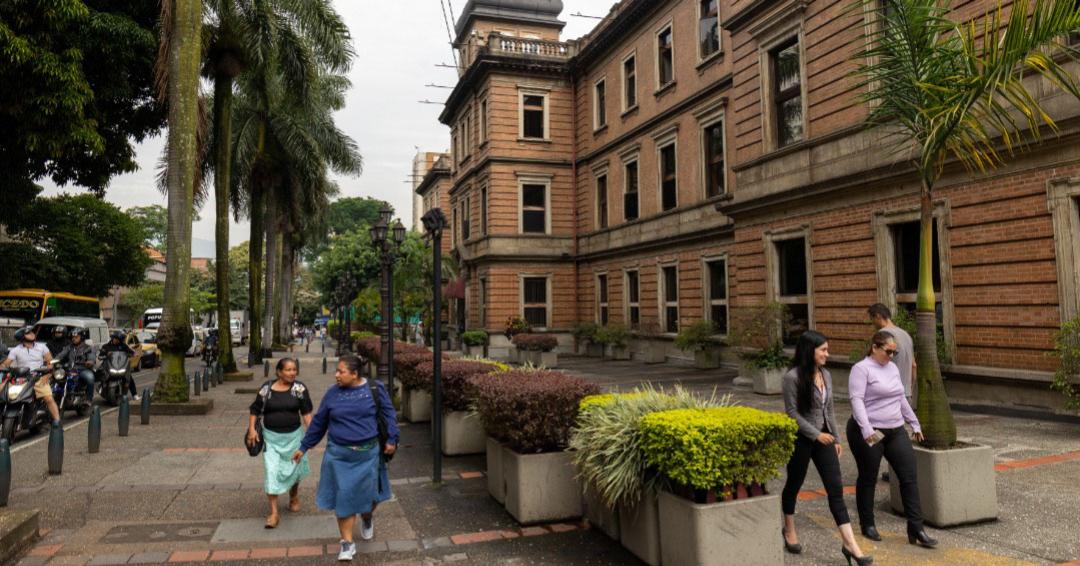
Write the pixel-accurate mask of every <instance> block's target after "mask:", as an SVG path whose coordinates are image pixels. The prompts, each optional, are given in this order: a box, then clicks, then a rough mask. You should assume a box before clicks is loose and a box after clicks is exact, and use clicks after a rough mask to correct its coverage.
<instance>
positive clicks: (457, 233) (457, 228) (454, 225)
mask: <svg viewBox="0 0 1080 566" xmlns="http://www.w3.org/2000/svg"><path fill="white" fill-rule="evenodd" d="M451 208H452V209H453V211H452V216H453V218H452V219H451V220H450V226H451V229H452V230H453V232H454V233H453V235H452V236H451V238H450V241H451V242H452V243H453V244H454V245H455V246H456V245H458V242H459V241H460V238H461V224H459V223H458V222H459V221H458V207H457V205H453V206H452V207H451Z"/></svg>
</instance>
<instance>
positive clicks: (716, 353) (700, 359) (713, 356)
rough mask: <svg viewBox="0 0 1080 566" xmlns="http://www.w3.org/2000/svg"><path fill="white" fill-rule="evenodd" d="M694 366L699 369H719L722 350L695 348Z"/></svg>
mask: <svg viewBox="0 0 1080 566" xmlns="http://www.w3.org/2000/svg"><path fill="white" fill-rule="evenodd" d="M694 367H695V368H697V369H717V368H719V367H720V350H718V349H717V348H706V349H704V350H694Z"/></svg>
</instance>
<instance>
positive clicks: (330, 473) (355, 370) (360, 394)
mask: <svg viewBox="0 0 1080 566" xmlns="http://www.w3.org/2000/svg"><path fill="white" fill-rule="evenodd" d="M360 366H361V364H360V358H357V357H356V356H344V357H342V358H341V360H340V361H339V362H338V365H337V371H336V372H335V373H334V378H335V379H336V380H337V384H336V385H333V386H331V387H330V389H328V390H327V391H326V395H325V396H323V399H322V402H321V403H320V404H319V410H318V412H316V413H315V417H314V418H313V419H312V420H311V426H309V427H308V429H307V434H305V435H304V439H303V440H302V441H301V442H300V449H299V450H297V451H296V453H295V454H293V460H294V461H299V460H300V458H302V457H303V455H304V453H305V452H307V451H308V450H310V449H311V448H313V447H314V446H315V445H316V444H318V443H319V442H320V441H322V438H323V435H329V437H330V438H329V440H328V441H327V443H326V453H325V454H324V455H323V461H322V468H321V469H320V474H321V475H320V478H319V488H318V491H316V493H315V502H316V504H318V506H319V508H321V509H329V510H332V511H334V514H335V515H336V516H337V522H338V530H339V531H341V551H340V552H339V553H338V560H341V561H348V560H352V559H353V557H354V556H355V555H356V544H354V543H353V527H354V526H355V525H356V516H357V515H360V516H361V518H362V519H363V523H362V524H361V527H360V538H362V539H364V540H371V539H372V538H374V536H375V524H374V520H373V518H372V513H374V511H375V507H376V506H378V504H379V503H382V502H383V501H386V500H388V499H390V480H389V478H388V476H387V471H386V460H387V458H386V457H384V455H385V456H393V454H394V452H395V451H396V450H397V443H398V425H397V415H396V414H395V413H394V404H393V403H392V402H391V401H390V396H389V395H388V394H387V393H386V387H385V386H384V385H383V384H382V383H379V382H378V381H376V382H375V387H372V386H371V385H370V384H369V383H368V381H367V379H365V378H363V377H361V376H360ZM373 390H377V391H378V399H376V398H375V397H374V396H373V395H372V391H373ZM378 415H381V416H382V419H383V420H384V421H385V423H386V428H387V430H386V432H387V439H386V445H385V446H384V447H382V449H381V450H380V443H379V423H378V418H377V416H378Z"/></svg>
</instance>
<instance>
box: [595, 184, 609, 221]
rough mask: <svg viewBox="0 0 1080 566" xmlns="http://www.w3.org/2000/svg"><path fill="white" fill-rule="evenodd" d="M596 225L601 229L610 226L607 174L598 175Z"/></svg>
mask: <svg viewBox="0 0 1080 566" xmlns="http://www.w3.org/2000/svg"><path fill="white" fill-rule="evenodd" d="M596 227H597V228H598V229H600V230H603V229H604V228H607V227H608V191H607V175H599V176H597V177H596Z"/></svg>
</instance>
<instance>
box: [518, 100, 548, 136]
mask: <svg viewBox="0 0 1080 566" xmlns="http://www.w3.org/2000/svg"><path fill="white" fill-rule="evenodd" d="M546 102H547V98H546V97H545V96H543V95H540V94H523V95H522V96H521V137H523V138H529V139H546V138H547V131H546V130H547V128H546V126H545V122H546V121H547V120H546V116H545V114H546V110H545V106H546V104H545V103H546Z"/></svg>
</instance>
